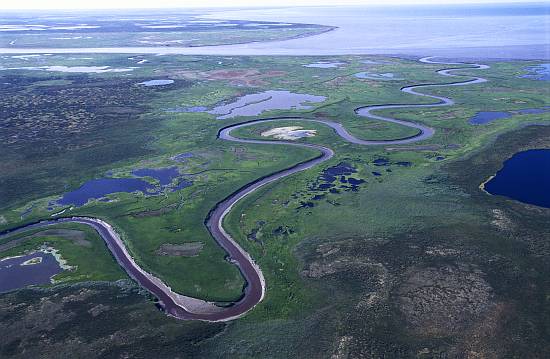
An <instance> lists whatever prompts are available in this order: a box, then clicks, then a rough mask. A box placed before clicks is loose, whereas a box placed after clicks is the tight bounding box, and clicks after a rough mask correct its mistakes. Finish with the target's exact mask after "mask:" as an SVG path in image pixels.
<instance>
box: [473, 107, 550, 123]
mask: <svg viewBox="0 0 550 359" xmlns="http://www.w3.org/2000/svg"><path fill="white" fill-rule="evenodd" d="M547 112H550V106H544V107H542V108H526V109H521V110H511V111H480V112H478V113H476V114H475V115H474V116H473V117H472V118H470V121H469V123H470V124H471V125H485V124H487V123H491V122H493V121H496V120H501V119H506V118H510V117H512V116H513V115H537V114H543V113H547Z"/></svg>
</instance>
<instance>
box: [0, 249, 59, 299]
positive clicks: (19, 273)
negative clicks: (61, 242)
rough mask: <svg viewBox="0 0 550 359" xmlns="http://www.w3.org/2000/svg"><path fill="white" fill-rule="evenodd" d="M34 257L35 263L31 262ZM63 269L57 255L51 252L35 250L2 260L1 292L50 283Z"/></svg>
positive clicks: (0, 262) (0, 264) (0, 269)
mask: <svg viewBox="0 0 550 359" xmlns="http://www.w3.org/2000/svg"><path fill="white" fill-rule="evenodd" d="M38 258H40V259H38ZM33 259H34V260H35V261H36V263H35V264H31V263H32V262H29V261H30V260H33ZM37 259H38V260H37ZM62 271H63V269H61V267H60V266H59V263H57V260H56V259H55V257H54V256H53V255H51V254H49V253H43V252H35V253H31V254H26V255H23V256H20V257H14V258H7V259H3V260H0V292H7V291H10V290H13V289H18V288H24V287H26V286H29V285H37V284H50V283H51V281H50V279H51V277H53V276H54V275H56V274H58V273H61V272H62Z"/></svg>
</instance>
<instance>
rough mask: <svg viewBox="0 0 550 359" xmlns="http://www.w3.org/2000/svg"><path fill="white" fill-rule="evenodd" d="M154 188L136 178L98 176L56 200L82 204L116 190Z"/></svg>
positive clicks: (145, 189) (150, 189) (128, 190)
mask: <svg viewBox="0 0 550 359" xmlns="http://www.w3.org/2000/svg"><path fill="white" fill-rule="evenodd" d="M154 189H155V186H153V185H152V184H150V183H148V182H146V181H144V180H141V179H137V178H100V179H94V180H91V181H88V182H86V183H84V184H83V185H82V186H81V187H80V188H78V189H77V190H74V191H72V192H68V193H65V194H64V195H63V197H61V199H60V200H59V201H58V203H59V204H61V205H71V204H72V205H75V206H83V205H85V204H86V203H87V202H88V200H90V199H96V198H102V197H105V196H106V195H108V194H111V193H116V192H128V193H131V192H136V191H141V192H147V191H148V190H149V191H152V190H154Z"/></svg>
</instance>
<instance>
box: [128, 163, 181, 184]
mask: <svg viewBox="0 0 550 359" xmlns="http://www.w3.org/2000/svg"><path fill="white" fill-rule="evenodd" d="M132 174H133V175H134V176H137V177H152V178H154V179H156V180H158V181H159V183H160V184H161V185H162V186H166V185H169V184H170V183H172V180H174V178H177V177H178V176H179V175H180V172H179V170H178V168H177V167H166V168H140V169H137V170H134V171H132Z"/></svg>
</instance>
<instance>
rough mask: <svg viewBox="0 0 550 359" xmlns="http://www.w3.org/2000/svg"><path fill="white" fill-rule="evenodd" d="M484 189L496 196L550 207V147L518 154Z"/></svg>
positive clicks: (506, 163) (507, 161) (508, 161)
mask: <svg viewBox="0 0 550 359" xmlns="http://www.w3.org/2000/svg"><path fill="white" fill-rule="evenodd" d="M483 188H484V189H485V191H487V192H489V193H490V194H493V195H499V196H505V197H508V198H511V199H515V200H517V201H520V202H524V203H529V204H533V205H536V206H541V207H546V208H550V149H540V150H528V151H523V152H519V153H516V154H515V155H514V156H512V158H510V159H508V160H506V161H505V162H504V166H503V167H502V169H501V170H499V171H498V172H497V173H496V175H495V176H494V177H493V178H492V179H490V180H489V181H488V182H487V183H485V184H484V186H483Z"/></svg>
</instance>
